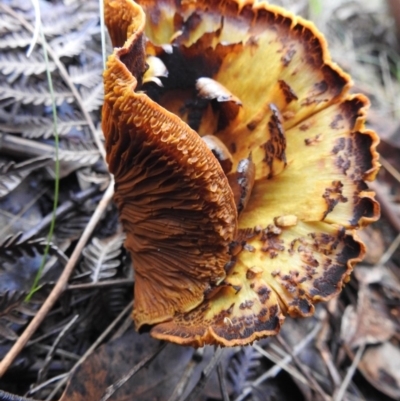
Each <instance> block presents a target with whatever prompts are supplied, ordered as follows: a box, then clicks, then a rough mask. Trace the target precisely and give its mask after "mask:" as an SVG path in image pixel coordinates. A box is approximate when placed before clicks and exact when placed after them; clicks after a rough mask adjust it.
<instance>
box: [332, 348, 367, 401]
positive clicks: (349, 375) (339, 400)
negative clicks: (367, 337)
mask: <svg viewBox="0 0 400 401" xmlns="http://www.w3.org/2000/svg"><path fill="white" fill-rule="evenodd" d="M364 350H365V344H363V345H362V346H361V347H360V348H359V349H358V350H357V353H356V356H355V357H354V359H353V362H352V364H351V366H350V368H349V370H348V371H347V374H346V377H345V378H344V380H343V382H342V385H341V386H340V388H339V390H338V392H337V394H336V397H335V398H334V401H342V399H343V397H344V395H345V393H346V390H347V387H348V386H349V384H350V381H351V379H352V378H353V375H354V373H355V371H356V369H357V367H358V364H359V363H360V361H361V357H362V355H363V353H364Z"/></svg>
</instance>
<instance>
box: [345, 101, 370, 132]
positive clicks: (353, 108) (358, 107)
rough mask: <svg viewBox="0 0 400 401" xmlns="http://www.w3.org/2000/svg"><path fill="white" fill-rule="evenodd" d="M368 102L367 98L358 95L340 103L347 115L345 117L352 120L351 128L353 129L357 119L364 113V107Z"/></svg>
mask: <svg viewBox="0 0 400 401" xmlns="http://www.w3.org/2000/svg"><path fill="white" fill-rule="evenodd" d="M367 104H368V102H367V100H366V98H364V97H361V96H356V97H354V98H353V99H350V100H346V101H345V102H343V103H342V104H341V105H340V109H341V111H342V113H343V115H344V116H345V119H346V120H348V121H349V122H350V129H352V128H353V127H354V125H355V123H356V121H357V119H358V118H359V117H360V116H361V115H362V109H363V108H364V107H366V106H367Z"/></svg>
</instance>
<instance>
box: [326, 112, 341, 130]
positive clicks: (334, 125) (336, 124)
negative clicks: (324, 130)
mask: <svg viewBox="0 0 400 401" xmlns="http://www.w3.org/2000/svg"><path fill="white" fill-rule="evenodd" d="M343 120H344V117H343V116H342V115H341V114H336V115H335V117H334V118H333V120H332V122H331V123H330V124H329V126H330V127H331V128H332V129H343V126H341V125H339V123H340V122H341V121H343Z"/></svg>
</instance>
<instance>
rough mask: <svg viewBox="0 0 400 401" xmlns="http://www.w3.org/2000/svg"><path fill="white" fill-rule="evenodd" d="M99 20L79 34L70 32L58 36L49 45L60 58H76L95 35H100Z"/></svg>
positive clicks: (87, 25)
mask: <svg viewBox="0 0 400 401" xmlns="http://www.w3.org/2000/svg"><path fill="white" fill-rule="evenodd" d="M97 23H98V20H97V19H96V20H92V21H89V22H88V23H87V24H86V27H85V28H82V29H81V30H79V31H78V32H69V33H67V34H65V35H63V36H58V37H57V38H55V39H53V40H52V41H51V42H50V43H49V44H50V46H51V48H52V49H53V51H54V52H55V54H56V55H57V56H58V57H74V56H77V55H79V54H80V53H81V52H82V51H84V49H85V46H86V42H88V41H90V40H92V38H93V36H94V35H98V34H99V33H100V29H99V27H98V26H97Z"/></svg>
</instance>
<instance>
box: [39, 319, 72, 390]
mask: <svg viewBox="0 0 400 401" xmlns="http://www.w3.org/2000/svg"><path fill="white" fill-rule="evenodd" d="M78 317H79V315H75V316H74V317H73V318H72V319H71V320H70V321H69V322H68V323H67V324H66V325H65V326H64V328H63V329H62V331H61V332H60V333H59V334H58V336H57V338H56V339H55V341H54V342H53V345H52V346H51V347H50V349H49V352H48V353H47V355H46V358H45V360H44V362H43V366H42V367H41V369H40V370H39V374H38V380H37V382H38V384H40V383H41V382H42V381H43V378H44V376H45V375H47V372H48V370H49V366H50V363H51V360H52V358H53V356H54V354H55V352H56V350H57V348H58V346H59V344H60V342H61V340H62V339H63V338H64V337H65V335H66V334H67V333H68V331H69V330H70V329H71V328H72V327H73V326H74V324H75V323H76V321H77V320H78Z"/></svg>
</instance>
